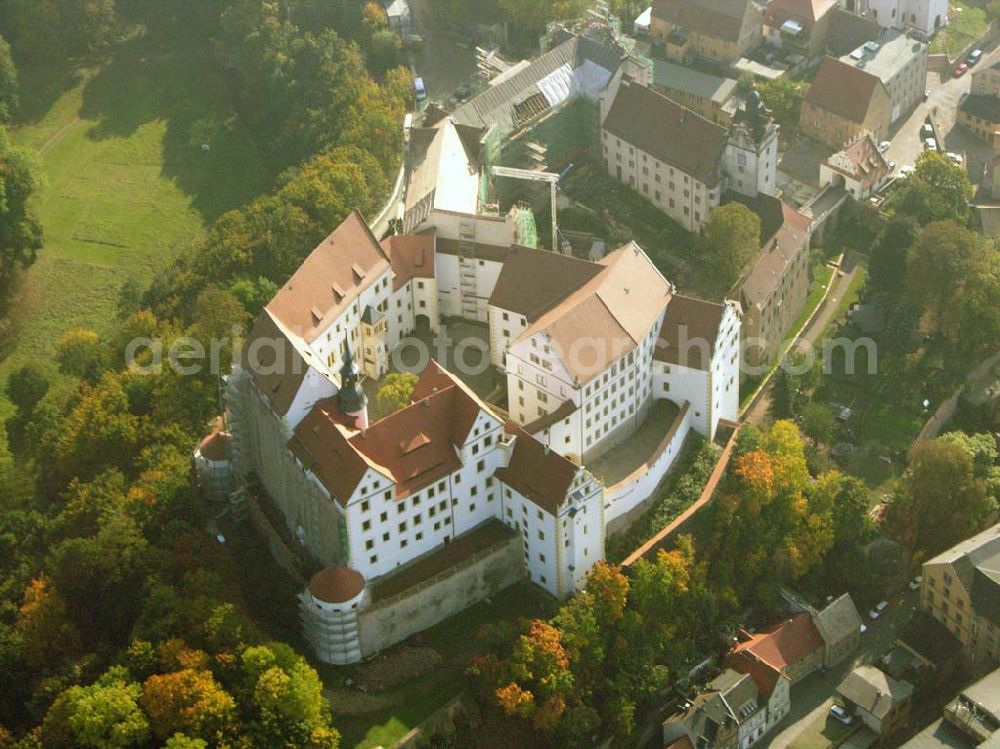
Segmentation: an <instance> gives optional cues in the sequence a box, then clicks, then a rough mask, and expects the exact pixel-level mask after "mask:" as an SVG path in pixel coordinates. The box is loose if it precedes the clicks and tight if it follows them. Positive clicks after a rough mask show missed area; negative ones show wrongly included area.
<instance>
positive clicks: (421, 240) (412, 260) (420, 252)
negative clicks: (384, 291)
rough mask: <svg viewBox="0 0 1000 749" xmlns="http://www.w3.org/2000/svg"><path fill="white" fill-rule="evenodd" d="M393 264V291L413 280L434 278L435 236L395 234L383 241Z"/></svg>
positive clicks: (427, 234)
mask: <svg viewBox="0 0 1000 749" xmlns="http://www.w3.org/2000/svg"><path fill="white" fill-rule="evenodd" d="M382 249H383V250H385V253H386V254H387V255H388V256H389V261H390V263H391V264H392V273H393V277H392V289H393V291H395V290H397V289H399V288H401V287H403V286H404V285H405V284H406V282H407V281H409V280H411V279H413V278H434V234H433V233H432V232H421V233H420V234H394V235H393V236H391V237H388V238H386V239H384V240H383V241H382Z"/></svg>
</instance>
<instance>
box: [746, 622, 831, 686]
mask: <svg viewBox="0 0 1000 749" xmlns="http://www.w3.org/2000/svg"><path fill="white" fill-rule="evenodd" d="M737 640H738V642H737V643H736V645H735V646H734V647H733V648H732V650H730V651H729V655H728V656H727V658H726V662H727V664H728V665H729V667H730V668H734V669H736V670H737V671H740V672H747V673H749V672H750V671H751V669H753V668H758V667H760V666H766V667H768V668H770V669H772V670H773V671H775V672H777V673H780V674H781V675H782V676H785V677H786V678H787V679H788V680H789V682H791V683H792V684H795V683H796V682H797V681H800V680H801V679H802V678H804V677H806V676H808V675H809V674H811V673H812V672H813V671H815V670H817V669H818V668H820V667H821V666H822V665H823V655H824V654H823V647H824V643H823V638H822V637H821V636H820V633H819V630H818V629H816V625H815V624H814V623H813V619H812V617H811V616H810V615H809V613H808V612H805V611H802V612H799V613H796V614H793V615H792V616H790V617H788V618H787V619H785V620H783V621H780V622H777V623H776V624H773V625H771V626H769V627H767V628H765V629H763V630H761V631H760V632H757V633H754V634H750V633H749V632H745V631H743V630H740V631H739V632H738V633H737Z"/></svg>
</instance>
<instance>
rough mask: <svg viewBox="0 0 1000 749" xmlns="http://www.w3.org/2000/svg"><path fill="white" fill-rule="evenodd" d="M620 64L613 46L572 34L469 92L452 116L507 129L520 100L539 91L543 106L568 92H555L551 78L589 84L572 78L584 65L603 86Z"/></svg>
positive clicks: (463, 121) (460, 120) (513, 123)
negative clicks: (491, 82)
mask: <svg viewBox="0 0 1000 749" xmlns="http://www.w3.org/2000/svg"><path fill="white" fill-rule="evenodd" d="M620 64H621V54H620V52H619V51H618V50H617V49H614V48H612V47H609V46H607V45H605V44H602V43H600V42H597V41H595V40H593V39H588V38H586V37H578V36H573V37H571V38H569V39H567V40H566V41H564V42H562V43H561V44H559V45H558V46H556V47H554V48H553V49H551V50H549V51H548V52H546V53H545V54H543V55H541V56H540V57H538V58H537V59H536V60H533V61H532V62H531V63H530V64H528V65H527V66H524V67H523V68H521V69H519V70H518V71H517V72H515V73H514V74H513V75H510V76H508V77H506V78H504V79H503V80H502V81H501V82H500V83H495V84H494V85H492V86H490V87H489V88H487V89H486V90H485V91H483V92H482V93H480V94H477V95H476V96H473V97H472V98H471V99H469V100H468V101H466V102H465V103H464V104H462V105H460V106H459V107H458V108H456V109H455V111H454V112H453V113H452V117H453V118H454V120H455V122H456V123H459V124H463V125H471V126H473V127H477V128H488V127H489V126H490V125H498V126H499V127H500V128H501V130H502V132H505V133H507V132H510V131H511V130H512V129H514V127H515V126H516V125H517V124H518V117H517V114H516V112H515V107H517V106H518V105H520V104H521V103H522V102H525V101H526V100H528V99H531V98H532V97H537V96H538V95H540V94H541V95H543V97H544V99H545V104H546V106H547V105H555V104H556V103H558V99H559V97H560V96H562V97H563V98H565V97H566V96H568V95H569V94H570V93H571V91H569V90H566V89H563V90H561V91H559V92H558V93H556V91H555V90H554V89H552V88H551V87H550V86H549V85H548V84H549V83H552V82H554V80H555V79H560V81H561V84H562V85H563V86H566V85H569V86H571V87H589V86H588V84H586V83H585V82H584V81H582V80H577V79H574V78H573V73H574V71H576V70H578V69H580V68H582V67H585V66H586V67H589V68H590V69H591V71H592V72H594V73H596V74H597V83H599V84H600V85H601V86H603V85H604V84H606V83H607V79H608V78H610V77H611V74H612V73H614V71H615V70H617V69H618V66H619V65H620ZM600 71H604V72H603V73H601V72H600ZM542 111H544V109H543V110H542Z"/></svg>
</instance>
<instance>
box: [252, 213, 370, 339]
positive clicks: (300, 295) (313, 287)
mask: <svg viewBox="0 0 1000 749" xmlns="http://www.w3.org/2000/svg"><path fill="white" fill-rule="evenodd" d="M388 267H389V258H388V257H386V254H385V252H383V251H382V248H381V247H380V246H379V243H378V240H377V239H375V236H374V235H373V234H372V233H371V230H370V229H369V228H368V224H367V223H366V222H365V220H364V218H363V217H362V216H361V214H360V213H358V212H357V211H352V212H351V214H350V215H349V216H348V217H347V218H346V219H344V221H343V222H342V223H341V224H340V226H338V227H337V228H336V229H334V230H333V232H332V233H331V234H330V236H328V237H327V238H326V239H324V240H323V241H322V242H321V243H320V244H319V246H318V247H316V249H314V250H313V251H312V252H311V253H309V256H308V257H307V258H306V259H305V260H304V261H303V262H302V265H300V266H299V268H298V270H296V271H295V273H293V274H292V277H291V278H289V279H288V281H286V282H285V285H284V286H282V287H281V289H280V290H279V291H278V293H277V294H275V296H274V298H273V299H272V300H271V301H270V302H268V304H267V308H266V309H267V311H268V312H269V313H270V314H271V315H272V316H273V317H274V318H275V319H276V320H279V321H280V322H281V324H282V325H283V326H284V327H285V328H287V329H288V330H290V331H292V332H293V333H295V334H297V335H299V336H301V337H302V338H303V340H305V341H306V343H312V342H313V341H314V340H315V339H316V338H317V337H318V336H319V335H320V333H322V332H323V331H324V330H326V328H327V327H328V326H329V325H330V324H331V323H332V322H333V321H334V319H336V318H337V317H338V316H339V315H340V314H341V312H343V311H344V309H346V308H347V307H348V305H350V304H351V302H352V301H354V299H356V298H357V296H358V295H359V294H360V293H361V292H362V291H363V290H365V289H367V288H368V287H369V286H371V285H372V284H373V283H375V281H376V280H377V279H378V278H379V276H380V275H381V274H382V272H383V271H385V270H386V269H388Z"/></svg>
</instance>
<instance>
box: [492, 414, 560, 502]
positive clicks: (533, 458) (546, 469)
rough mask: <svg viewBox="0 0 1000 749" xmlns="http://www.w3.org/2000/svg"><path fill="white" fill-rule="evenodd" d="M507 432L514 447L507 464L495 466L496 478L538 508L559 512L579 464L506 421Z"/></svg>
mask: <svg viewBox="0 0 1000 749" xmlns="http://www.w3.org/2000/svg"><path fill="white" fill-rule="evenodd" d="M507 431H508V432H510V433H512V434H514V435H515V442H514V450H513V452H512V453H511V456H510V465H508V466H507V467H506V468H498V469H497V472H496V476H497V478H498V479H500V480H501V481H503V482H504V483H505V484H507V485H508V486H509V487H510V488H512V489H514V490H515V491H517V492H518V493H519V494H521V495H522V496H524V497H525V498H526V499H530V500H531V501H532V502H534V503H535V504H536V505H538V506H539V507H541V508H543V509H545V510H547V511H548V512H550V513H551V514H553V515H556V514H558V512H559V506H560V505H561V504H562V503H563V502H564V501H565V500H566V495H567V493H569V488H570V486H572V484H573V479H574V478H575V477H576V473H577V471H578V470H580V469H579V467H578V466H576V465H575V464H574V463H572V462H570V461H569V460H567V459H566V458H564V457H563V456H562V455H560V454H559V453H557V452H556V451H555V450H552V449H551V448H549V447H548V446H547V445H543V444H542V443H541V442H539V441H538V440H536V439H535V438H534V437H532V436H531V435H530V434H528V433H527V432H525V431H524V430H523V429H521V428H520V427H518V426H517V425H516V424H508V425H507Z"/></svg>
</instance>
